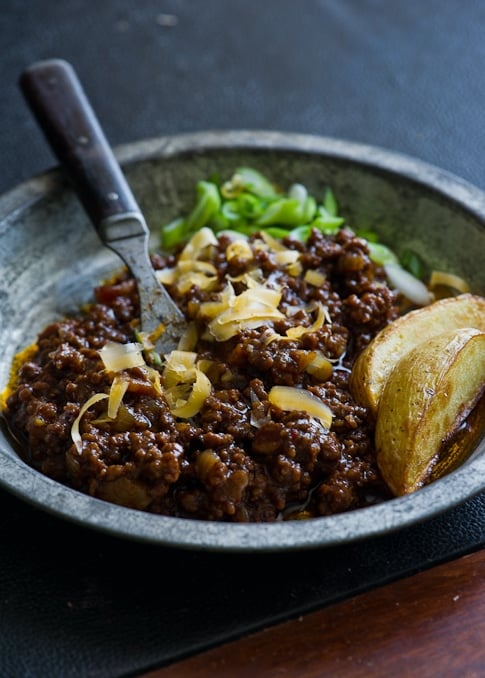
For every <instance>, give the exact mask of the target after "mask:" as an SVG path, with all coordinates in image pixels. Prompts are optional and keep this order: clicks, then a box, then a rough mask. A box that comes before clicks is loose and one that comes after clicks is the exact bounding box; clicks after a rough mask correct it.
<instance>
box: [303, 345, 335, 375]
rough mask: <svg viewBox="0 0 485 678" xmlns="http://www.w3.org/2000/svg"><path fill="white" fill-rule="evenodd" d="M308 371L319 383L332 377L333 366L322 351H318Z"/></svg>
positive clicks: (307, 367) (307, 368)
mask: <svg viewBox="0 0 485 678" xmlns="http://www.w3.org/2000/svg"><path fill="white" fill-rule="evenodd" d="M306 371H307V372H308V374H311V375H312V377H315V379H318V380H319V381H325V380H326V379H329V378H330V377H331V376H332V372H333V365H332V363H331V362H330V360H329V359H328V358H327V357H326V356H324V355H323V353H322V352H321V351H316V355H315V357H314V358H312V360H311V362H310V363H309V364H308V365H307V366H306Z"/></svg>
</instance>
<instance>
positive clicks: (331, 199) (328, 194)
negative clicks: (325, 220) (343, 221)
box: [323, 188, 338, 217]
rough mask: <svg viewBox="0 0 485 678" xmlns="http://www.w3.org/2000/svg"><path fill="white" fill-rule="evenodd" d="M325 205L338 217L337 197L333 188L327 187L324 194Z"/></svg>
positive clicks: (330, 212) (328, 210) (331, 213)
mask: <svg viewBox="0 0 485 678" xmlns="http://www.w3.org/2000/svg"><path fill="white" fill-rule="evenodd" d="M323 207H324V208H325V209H326V211H327V212H328V213H329V214H330V215H331V216H332V217H336V216H337V215H338V205H337V199H336V198H335V194H334V192H333V191H332V189H331V188H326V189H325V193H324V196H323Z"/></svg>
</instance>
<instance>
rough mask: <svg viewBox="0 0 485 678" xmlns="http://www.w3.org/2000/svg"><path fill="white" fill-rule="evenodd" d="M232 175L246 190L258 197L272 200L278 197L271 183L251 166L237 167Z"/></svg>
mask: <svg viewBox="0 0 485 678" xmlns="http://www.w3.org/2000/svg"><path fill="white" fill-rule="evenodd" d="M234 176H235V177H237V180H239V181H240V183H241V184H242V185H243V187H244V188H245V189H246V190H248V191H250V192H251V193H253V194H254V195H257V196H259V197H260V198H265V199H266V200H274V199H275V198H277V197H279V193H278V191H277V190H276V189H275V187H274V186H273V184H272V183H271V182H270V181H268V179H267V178H266V177H265V176H264V175H263V174H261V172H258V171H257V170H255V169H252V168H251V167H239V168H238V169H237V170H236V172H235V175H234Z"/></svg>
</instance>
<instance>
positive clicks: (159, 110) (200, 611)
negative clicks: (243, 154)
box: [0, 0, 485, 678]
mask: <svg viewBox="0 0 485 678" xmlns="http://www.w3.org/2000/svg"><path fill="white" fill-rule="evenodd" d="M484 27H485V5H484V4H483V3H481V2H480V1H479V0H476V1H475V2H474V1H472V0H467V1H466V2H462V1H461V0H452V1H440V0H426V1H425V2H423V1H420V2H419V1H416V0H411V1H404V0H402V1H392V0H387V1H385V0H320V1H319V0H301V1H297V0H259V1H258V0H204V1H202V0H199V1H198V0H138V1H135V0H132V1H129V0H117V1H115V0H106V1H102V2H101V1H100V2H95V1H88V0H64V2H58V1H55V0H43V1H40V0H39V1H37V2H36V1H34V0H33V1H31V2H28V1H27V0H3V1H2V2H1V4H0V41H1V42H0V47H1V58H0V83H1V86H2V96H1V97H0V152H1V156H0V158H1V165H0V168H1V169H0V191H2V192H5V191H7V190H9V189H11V188H13V187H14V186H16V185H17V184H18V183H20V182H21V181H23V180H25V179H28V178H29V177H31V176H32V175H34V174H37V173H39V172H42V171H44V170H45V169H47V168H49V167H51V166H52V165H54V164H55V163H54V160H53V158H52V156H51V155H50V152H49V151H48V149H47V147H46V144H45V142H44V140H43V138H42V137H41V135H40V133H39V132H38V130H37V128H36V126H35V124H34V122H33V120H32V118H31V115H30V113H29V112H28V111H27V108H26V106H25V104H24V102H23V100H22V98H21V95H20V93H19V91H18V88H17V79H18V76H19V74H20V72H21V71H22V69H23V68H24V67H26V66H27V65H28V64H29V63H31V62H32V61H36V60H38V59H43V58H49V57H62V58H65V59H67V60H69V61H71V62H72V64H73V65H74V66H75V68H76V70H77V71H78V74H79V76H80V78H81V80H82V81H83V84H84V87H85V89H86V91H87V93H88V95H89V97H90V99H91V101H92V103H93V105H94V108H95V110H96V111H97V113H98V116H99V118H100V120H101V122H102V124H103V126H104V128H105V131H106V133H107V136H108V138H109V139H110V141H111V142H112V143H113V144H115V145H116V144H121V143H126V142H129V141H136V140H139V139H144V138H149V137H155V136H157V135H165V134H172V133H177V132H185V131H198V130H204V129H230V128H234V129H243V128H244V129H272V130H282V131H291V132H307V133H314V134H322V135H326V136H335V137H341V138H346V139H350V140H354V141H362V142H366V143H370V144H374V145H378V146H382V147H385V148H388V149H393V150H397V151H401V152H404V153H407V154H409V155H412V156H415V157H418V158H420V159H423V160H426V161H428V162H431V163H433V164H436V165H439V166H440V167H442V168H444V169H446V170H448V171H451V172H453V173H455V174H457V175H459V176H461V177H462V178H464V179H466V180H468V181H470V182H472V183H474V184H476V185H478V186H480V187H485V171H484V165H485V163H484V157H485V135H484V134H483V123H484V111H485V78H484V76H483V73H484V72H485V69H484V66H485V41H484V40H483V30H484ZM484 543H485V496H483V495H482V496H480V497H477V498H476V499H474V500H472V501H469V502H468V503H467V504H465V505H464V506H462V507H460V508H457V509H455V510H453V511H451V512H449V513H447V514H445V515H443V516H440V517H439V518H436V519H434V520H432V521H430V522H428V523H426V524H422V525H418V526H416V527H413V528H411V529H407V530H404V531H403V532H401V533H398V534H394V535H390V536H387V537H383V538H379V539H373V540H371V541H369V542H366V543H362V544H354V545H350V546H345V547H340V548H332V549H327V550H316V551H311V552H305V553H293V554H278V555H246V556H241V555H221V554H207V553H193V552H179V551H177V550H169V549H162V548H158V547H153V546H149V545H141V544H133V543H129V542H124V541H120V540H117V539H114V538H112V537H106V536H103V535H99V534H95V533H92V532H88V531H85V530H83V529H82V528H79V527H75V526H72V525H70V524H67V523H64V522H62V521H60V520H58V519H57V518H54V517H51V516H48V515H44V514H43V513H40V512H38V511H36V510H34V509H32V508H31V507H29V506H27V505H24V504H23V503H21V502H20V501H18V500H17V499H15V498H13V497H11V496H10V495H8V494H6V493H4V492H3V491H0V675H2V677H3V676H12V677H13V676H15V677H16V678H19V677H21V676H26V677H27V676H34V677H37V676H53V677H55V676H66V675H69V676H102V677H108V676H122V675H132V674H136V673H138V672H141V671H143V670H147V669H149V668H151V667H153V666H158V665H162V664H164V663H167V662H170V661H174V660H175V659H178V658H179V657H182V656H185V655H187V654H190V653H193V652H195V651H197V650H200V649H203V648H207V647H209V646H211V645H214V644H217V643H219V642H221V641H223V640H227V639H229V638H233V637H237V636H238V635H241V634H244V633H247V632H248V631H249V630H254V629H257V628H262V627H264V626H265V625H268V624H270V623H273V622H275V621H276V620H279V619H284V618H287V617H289V616H297V615H298V614H300V613H301V612H302V611H305V610H308V609H313V608H315V607H318V606H321V605H324V604H328V603H329V602H332V601H335V600H339V599H342V598H344V597H346V596H348V595H350V594H352V593H355V592H358V591H362V590H365V589H368V588H370V587H373V586H375V585H377V584H380V583H383V582H385V581H389V580H391V579H394V578H396V577H399V576H403V575H405V574H408V573H411V572H415V571H417V570H419V569H423V568H425V567H428V566H430V565H431V564H434V563H436V562H440V561H443V560H446V559H449V558H452V557H454V556H456V555H458V554H461V553H465V552H468V551H471V550H473V549H475V548H478V547H480V546H482V545H483V544H484ZM370 623H371V622H370Z"/></svg>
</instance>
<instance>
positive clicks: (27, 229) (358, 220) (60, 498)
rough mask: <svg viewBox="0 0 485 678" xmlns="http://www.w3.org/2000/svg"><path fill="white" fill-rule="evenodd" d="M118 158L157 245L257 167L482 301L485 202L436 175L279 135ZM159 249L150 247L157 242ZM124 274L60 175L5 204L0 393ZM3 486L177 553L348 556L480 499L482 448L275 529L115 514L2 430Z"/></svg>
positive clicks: (363, 150)
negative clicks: (400, 485) (400, 492)
mask: <svg viewBox="0 0 485 678" xmlns="http://www.w3.org/2000/svg"><path fill="white" fill-rule="evenodd" d="M117 154H118V158H119V159H120V162H121V163H122V165H123V167H124V170H125V172H126V175H127V178H128V181H129V183H130V184H131V186H132V188H133V191H134V193H135V195H136V197H137V198H138V200H139V202H140V204H141V206H142V209H143V211H144V212H145V214H146V217H147V221H148V223H149V225H150V227H151V229H152V230H153V232H154V234H156V231H157V228H158V227H159V225H161V224H162V223H165V222H167V221H168V220H170V219H171V218H173V217H175V216H176V215H178V214H180V213H181V211H183V210H184V208H186V207H187V206H188V205H190V204H191V202H192V200H193V196H194V185H195V182H196V181H197V180H198V179H201V178H206V177H208V176H210V175H212V174H213V173H214V172H219V173H220V174H222V175H226V174H227V175H229V174H230V173H231V172H232V171H233V170H234V169H235V168H236V167H237V166H239V165H241V164H245V165H250V166H253V167H255V168H257V169H259V170H261V171H263V172H265V173H267V174H268V175H269V176H270V177H272V178H273V179H274V180H276V181H277V182H278V183H280V184H281V185H283V186H287V185H289V184H290V183H291V182H294V181H300V182H302V183H305V184H306V185H307V186H308V188H309V189H310V190H311V191H312V192H314V193H315V194H317V195H319V194H321V192H322V190H323V187H324V186H326V185H331V186H332V187H333V189H334V191H335V193H336V195H337V198H338V202H339V205H340V210H341V212H342V214H343V215H344V216H345V217H346V219H347V222H348V223H349V224H350V225H352V226H358V227H359V228H367V227H369V228H373V229H375V230H377V231H378V233H379V234H380V237H381V240H382V241H383V242H385V243H389V244H391V245H392V247H393V248H394V249H395V250H397V251H398V252H399V250H400V249H401V248H402V247H403V246H407V247H410V248H412V249H413V250H415V251H416V252H417V253H418V254H420V255H422V256H423V257H424V258H425V260H426V261H427V262H428V263H429V264H431V265H432V266H434V267H436V268H440V269H443V270H450V271H453V272H454V273H457V274H458V275H460V274H461V275H463V276H465V277H466V279H467V281H469V283H470V285H471V288H472V290H473V291H475V292H477V293H481V294H483V293H485V267H484V266H483V252H484V251H485V194H484V193H483V192H481V191H480V190H478V189H477V188H475V187H473V186H470V185H469V184H467V183H466V182H464V181H462V180H460V179H458V178H456V177H454V176H451V175H450V174H448V173H445V172H443V171H441V170H439V169H437V168H435V167H432V166H429V165H427V164H425V163H423V162H420V161H418V160H414V159H411V158H408V157H404V156H402V155H399V154H396V153H392V152H387V151H384V150H382V149H378V148H374V147H369V146H364V145H359V144H355V143H349V142H346V141H340V140H335V139H328V138H321V137H314V136H307V135H295V134H282V133H274V132H248V131H237V132H207V133H197V134H190V135H180V136H174V137H169V138H168V137H167V138H159V139H152V140H148V141H143V142H140V143H135V144H131V145H128V146H126V147H122V148H120V149H118V151H117ZM154 237H156V235H155V236H154ZM118 266H119V260H118V259H117V258H116V257H115V255H114V254H113V253H112V252H110V251H109V250H107V249H104V248H103V247H102V246H101V245H100V242H99V240H98V237H97V235H96V234H95V232H94V229H93V228H92V227H91V225H90V224H89V222H88V220H87V218H86V216H85V214H84V212H83V210H82V208H81V207H80V205H79V203H78V201H77V198H76V197H75V196H74V195H73V193H72V191H71V190H70V188H69V186H68V185H67V183H66V182H65V180H64V178H63V176H62V174H61V173H60V172H59V171H57V170H53V171H51V172H48V173H46V174H44V175H42V176H40V177H37V178H34V179H32V180H31V181H29V182H27V183H25V184H23V185H21V186H19V187H18V188H16V189H14V190H13V191H11V192H10V193H8V194H7V195H5V196H4V197H3V198H1V199H0V270H1V271H2V275H1V278H0V314H1V320H2V322H1V326H0V388H3V387H4V386H5V384H6V383H7V380H8V375H9V365H10V364H11V361H12V358H13V356H14V354H15V352H16V351H17V350H19V349H20V348H21V347H24V346H26V345H28V344H29V343H30V342H31V341H32V340H34V338H35V336H36V334H37V332H38V331H39V330H40V329H41V328H42V327H43V326H45V325H46V324H47V323H48V322H49V321H51V320H54V319H56V318H58V317H59V316H60V315H62V314H63V313H65V312H66V311H69V310H71V309H73V308H75V307H77V306H78V305H79V304H80V303H82V302H84V301H87V300H88V299H89V296H90V293H91V290H92V288H93V286H94V285H95V284H96V283H97V282H98V281H99V280H100V279H102V278H103V277H104V276H105V275H106V274H107V273H109V272H110V271H112V270H115V269H116V268H117V267H118ZM0 484H1V485H2V486H3V487H4V488H6V489H7V490H9V491H11V492H13V493H14V494H16V495H17V496H19V497H21V498H23V499H25V500H26V501H28V502H30V503H32V504H33V505H35V506H36V507H38V508H40V509H43V510H46V511H49V512H51V513H54V514H56V515H57V516H59V518H64V519H68V520H70V521H74V522H75V523H79V524H82V525H85V526H88V527H91V528H95V529H98V530H102V531H105V532H108V533H111V534H114V535H118V536H120V537H126V538H129V539H134V540H142V541H148V542H153V543H158V544H161V545H166V546H167V545H171V546H177V547H181V548H190V549H206V550H219V551H223V550H227V551H277V550H291V549H302V548H311V547H323V546H331V545H336V544H343V543H345V542H350V541H354V540H358V539H365V538H369V537H371V536H376V535H382V534H385V533H388V532H390V531H394V530H398V529H401V528H403V527H405V526H409V525H411V524H413V523H416V522H418V521H423V520H426V519H429V518H431V517H432V516H435V515H436V514H438V513H440V512H443V511H446V510H449V509H451V508H452V507H454V506H456V505H458V504H460V503H462V502H464V501H466V500H467V499H469V498H471V497H472V496H474V495H476V494H477V493H479V492H480V491H482V490H483V489H485V440H482V441H481V443H480V444H479V445H478V447H477V449H476V450H475V451H474V453H473V454H472V456H471V457H470V458H469V460H468V461H467V462H466V463H464V464H463V465H462V466H461V467H460V468H459V469H458V470H456V471H454V472H453V473H451V474H449V475H448V476H446V477H444V478H442V479H440V480H438V481H436V482H434V483H432V484H431V485H429V486H427V487H425V488H423V489H421V490H420V491H418V492H416V493H415V494H413V495H410V496H406V497H403V498H397V499H392V500H390V501H388V502H385V503H383V504H380V505H377V506H373V507H369V508H365V509H359V510H355V511H351V512H348V513H344V514H341V515H335V516H330V517H322V518H315V519H311V520H307V521H293V522H291V521H290V522H277V523H273V524H263V525H260V524H243V525H241V524H226V523H217V522H213V523H209V522H204V521H194V520H187V519H180V518H167V517H160V516H156V515H151V514H148V513H143V512H141V511H135V510H132V509H128V508H124V507H120V506H116V505H114V504H110V503H107V502H104V501H101V500H98V499H95V498H92V497H89V496H86V495H84V494H81V493H79V492H76V491H74V490H71V489H69V488H67V487H64V486H62V485H60V484H59V483H57V482H54V481H52V480H50V479H49V478H47V477H44V476H43V475H41V474H40V473H38V472H36V471H34V470H33V469H31V468H30V467H29V466H27V465H26V464H25V463H24V462H23V461H22V460H21V459H20V457H19V456H18V454H17V452H16V450H15V448H14V446H13V445H12V442H11V440H10V438H9V436H8V435H7V433H6V432H5V431H0Z"/></svg>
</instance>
